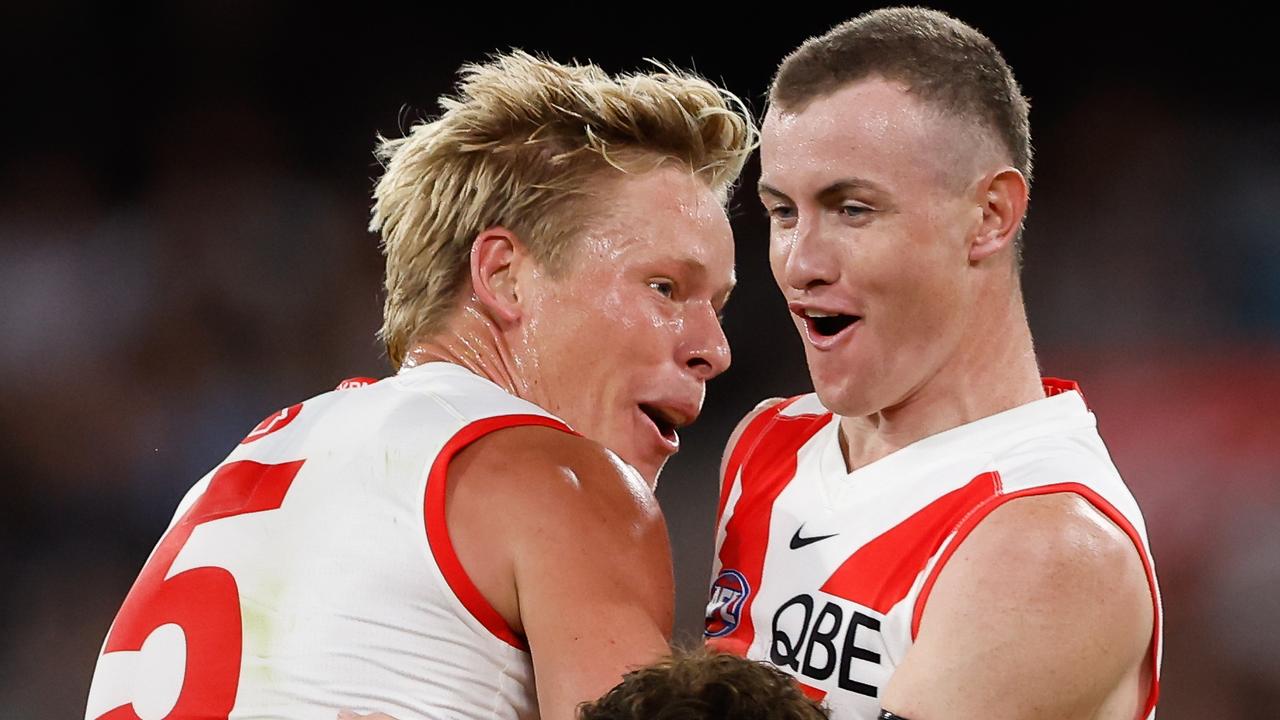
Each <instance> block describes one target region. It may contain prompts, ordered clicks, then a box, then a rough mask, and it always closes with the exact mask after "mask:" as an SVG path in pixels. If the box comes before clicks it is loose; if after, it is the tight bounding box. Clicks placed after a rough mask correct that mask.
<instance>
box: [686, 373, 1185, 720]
mask: <svg viewBox="0 0 1280 720" xmlns="http://www.w3.org/2000/svg"><path fill="white" fill-rule="evenodd" d="M1045 391H1046V395H1047V396H1048V397H1046V398H1045V399H1043V400H1038V401H1035V402H1032V403H1029V404H1027V405H1023V406H1021V407H1017V408H1014V409H1012V410H1008V411H1006V412H1002V413H999V414H997V415H993V416H990V417H986V418H983V419H980V420H977V421H974V422H971V423H968V424H966V425H962V426H960V427H956V428H953V429H951V430H947V431H945V432H942V433H939V434H937V435H933V436H931V437H927V438H925V439H923V440H920V441H918V442H916V443H913V444H911V445H909V446H907V447H905V448H903V449H901V450H898V451H897V452H894V453H893V454H891V455H888V456H887V457H885V458H882V459H881V460H878V461H876V462H874V463H871V464H869V465H867V466H865V467H862V468H859V469H857V470H855V471H854V472H852V473H849V472H848V471H847V470H846V467H845V463H844V457H843V453H842V451H841V449H840V442H839V438H838V429H839V422H838V418H836V417H835V416H833V415H832V414H831V413H830V412H829V411H828V410H826V409H825V408H824V407H822V405H821V403H819V401H818V399H817V396H815V395H804V396H800V397H797V398H792V399H790V400H787V401H784V402H782V403H780V404H778V405H776V406H774V407H772V408H770V409H768V410H766V411H764V412H762V413H761V414H760V415H759V416H757V417H756V418H755V419H754V420H753V421H752V422H751V423H750V424H749V425H748V426H747V428H746V429H745V430H744V432H743V433H742V435H741V438H740V439H739V440H738V442H737V444H736V445H735V446H734V447H733V448H731V449H730V456H729V463H728V465H727V467H726V473H725V477H724V478H723V484H722V488H721V494H720V510H719V515H718V521H717V537H716V559H715V566H714V570H713V572H712V577H713V578H714V580H713V582H712V586H711V596H710V601H709V602H708V605H707V614H706V628H705V634H706V636H707V638H708V643H709V644H711V645H713V646H715V647H718V648H720V649H723V650H727V651H730V652H734V653H736V654H739V655H743V656H746V657H749V658H752V659H755V660H764V661H768V662H770V663H772V664H774V665H776V666H778V667H779V668H782V669H783V670H785V671H786V672H789V673H791V674H792V675H794V676H795V677H796V680H797V682H798V683H799V684H800V685H801V688H802V689H804V690H805V692H806V693H807V694H809V695H810V696H811V697H814V698H820V699H823V700H825V702H826V703H827V705H828V707H829V708H830V709H831V711H832V714H831V717H832V718H833V719H834V720H875V718H876V716H877V714H878V712H879V709H880V701H879V693H880V691H881V690H883V688H884V687H885V685H886V683H887V682H888V680H889V678H890V676H891V675H892V674H893V671H894V668H896V667H897V665H898V664H899V663H900V662H902V660H903V658H904V657H905V655H906V653H907V650H909V649H910V648H911V644H912V641H913V639H914V638H915V635H916V631H917V630H918V628H919V624H920V617H921V614H922V612H923V610H924V607H925V603H926V602H927V601H928V598H929V592H930V590H931V589H932V588H933V584H934V581H935V580H936V579H937V577H938V574H939V572H941V570H942V568H943V566H944V565H945V564H946V562H947V560H948V559H949V558H950V557H951V555H952V553H954V552H955V550H956V548H957V547H958V546H959V544H960V543H961V542H962V541H963V540H964V538H965V537H966V536H967V535H968V534H969V532H971V531H972V530H973V528H974V527H975V526H976V525H977V524H978V523H979V522H981V521H982V519H983V518H985V517H986V516H987V515H988V514H990V513H991V511H992V510H995V509H996V508H997V507H999V506H1000V505H1002V504H1003V503H1005V502H1008V501H1010V500H1013V499H1016V498H1020V497H1027V496H1032V495H1044V494H1048V493H1064V492H1065V493H1075V494H1077V495H1079V496H1080V497H1083V498H1084V499H1085V500H1087V501H1088V502H1090V503H1091V504H1092V505H1093V506H1094V507H1095V508H1097V509H1098V510H1099V511H1100V512H1102V513H1103V514H1104V515H1106V516H1107V517H1108V518H1110V519H1111V520H1112V522H1114V523H1115V524H1116V525H1117V526H1118V527H1119V528H1121V529H1122V530H1123V531H1124V532H1125V533H1126V534H1127V535H1128V536H1129V538H1130V539H1131V540H1132V541H1133V544H1134V547H1135V548H1137V551H1138V553H1139V555H1140V556H1141V558H1142V563H1143V565H1144V567H1145V569H1146V573H1147V580H1148V582H1149V584H1150V587H1151V598H1152V604H1153V607H1154V609H1155V622H1154V624H1153V627H1152V638H1153V643H1154V652H1153V653H1152V655H1153V659H1154V667H1153V668H1152V678H1153V686H1152V689H1151V693H1150V695H1149V697H1148V698H1147V701H1146V705H1145V708H1144V709H1143V712H1142V717H1144V718H1148V720H1150V719H1151V718H1154V716H1155V704H1156V698H1157V695H1158V687H1159V683H1158V678H1159V668H1160V650H1161V649H1160V640H1161V621H1162V615H1161V608H1160V594H1159V590H1158V587H1157V585H1156V576H1155V569H1154V565H1153V564H1152V560H1151V553H1150V550H1149V549H1148V545H1147V534H1146V527H1145V524H1144V523H1143V519H1142V513H1141V512H1140V511H1139V510H1138V505H1137V503H1136V502H1135V501H1134V499H1133V496H1132V495H1131V494H1130V493H1129V490H1128V488H1126V487H1125V485H1124V482H1123V481H1122V480H1121V479H1120V475H1119V473H1118V472H1117V471H1116V469H1115V466H1114V465H1113V464H1112V462H1111V458H1110V456H1109V455H1108V453H1107V449H1106V447H1105V446H1104V445H1103V443H1102V439H1101V438H1100V437H1099V436H1098V432H1097V427H1096V421H1095V419H1094V416H1093V414H1092V413H1091V412H1090V411H1089V410H1088V408H1087V407H1086V406H1085V403H1084V399H1083V398H1082V397H1081V394H1080V392H1079V388H1078V387H1077V386H1076V384H1075V383H1072V382H1066V381H1061V380H1053V379H1046V380H1045Z"/></svg>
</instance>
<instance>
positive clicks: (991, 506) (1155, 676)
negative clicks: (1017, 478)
mask: <svg viewBox="0 0 1280 720" xmlns="http://www.w3.org/2000/svg"><path fill="white" fill-rule="evenodd" d="M1055 493H1074V494H1076V495H1079V496H1080V497H1082V498H1084V499H1085V500H1087V501H1088V502H1089V504H1090V505H1093V507H1094V508H1096V509H1097V510H1098V512H1101V513H1102V514H1103V515H1106V516H1107V518H1108V519H1109V520H1111V522H1113V523H1115V524H1116V527H1119V528H1120V529H1121V530H1123V531H1124V533H1125V535H1128V536H1129V541H1130V542H1132V543H1133V546H1134V547H1135V548H1137V550H1138V557H1140V558H1141V559H1142V569H1143V571H1145V572H1146V574H1147V589H1148V590H1149V591H1150V593H1151V605H1152V609H1153V611H1154V612H1153V613H1152V628H1151V691H1150V692H1149V693H1148V694H1147V702H1146V704H1145V705H1144V706H1143V710H1142V714H1141V715H1140V717H1143V718H1147V717H1150V715H1151V711H1152V710H1153V709H1155V706H1156V702H1157V701H1158V700H1159V698H1160V651H1161V648H1160V631H1161V622H1162V618H1161V611H1160V591H1159V589H1158V587H1157V586H1156V573H1155V567H1154V566H1153V565H1152V563H1151V556H1150V555H1149V554H1148V553H1147V548H1146V546H1145V545H1144V544H1143V543H1142V536H1141V535H1139V534H1138V531H1137V529H1136V528H1134V526H1133V523H1131V522H1129V519H1128V518H1126V517H1125V516H1124V514H1123V513H1121V512H1120V511H1119V510H1117V509H1116V508H1115V507H1114V506H1113V505H1112V504H1111V503H1109V502H1107V501H1106V499H1104V498H1103V497H1102V496H1101V495H1099V494H1098V493H1097V492H1095V491H1094V490H1093V489H1092V488H1090V487H1088V486H1085V485H1081V484H1079V483H1058V484H1055V485H1044V486H1041V487H1034V488H1028V489H1026V490H1019V491H1016V492H1012V493H1009V494H1007V495H999V496H996V497H994V498H992V499H991V500H990V501H988V502H986V503H984V504H983V505H981V506H980V507H978V508H976V509H975V510H974V511H973V512H972V513H970V514H969V515H968V516H967V517H966V518H965V519H964V520H963V521H961V523H960V525H959V526H958V527H957V528H956V533H955V537H954V538H952V540H951V544H949V545H948V546H947V547H946V549H945V550H943V551H942V554H941V555H940V556H939V557H938V562H937V563H935V564H934V566H933V569H932V570H930V571H929V575H928V576H927V577H926V578H925V581H924V585H922V586H921V588H920V595H919V596H918V597H916V601H915V607H914V608H912V612H911V640H912V642H915V639H916V634H917V633H918V632H919V631H920V618H921V616H922V615H923V614H924V606H925V603H926V602H928V600H929V593H930V592H931V591H932V590H933V585H934V583H935V582H937V580H938V575H939V574H940V573H941V572H942V568H943V567H945V566H946V564H947V560H950V559H951V556H952V555H953V554H955V551H956V549H957V548H959V547H960V544H961V543H962V542H964V539H965V538H966V537H968V536H969V533H971V532H973V529H974V528H976V527H977V526H978V523H980V522H982V520H983V518H985V517H986V516H987V515H990V514H991V512H992V511H993V510H995V509H996V508H998V507H1000V506H1001V505H1004V504H1005V503H1007V502H1009V501H1010V500H1017V499H1018V498H1024V497H1032V496H1036V495H1052V494H1055Z"/></svg>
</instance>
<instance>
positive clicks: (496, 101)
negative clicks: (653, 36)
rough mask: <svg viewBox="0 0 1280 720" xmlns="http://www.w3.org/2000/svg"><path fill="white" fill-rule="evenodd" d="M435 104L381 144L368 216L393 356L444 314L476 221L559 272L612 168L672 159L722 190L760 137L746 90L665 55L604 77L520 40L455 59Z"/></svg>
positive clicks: (636, 168)
mask: <svg viewBox="0 0 1280 720" xmlns="http://www.w3.org/2000/svg"><path fill="white" fill-rule="evenodd" d="M440 107H441V110H442V111H443V114H441V115H440V116H439V117H438V118H436V119H434V120H430V121H425V122H421V123H418V124H416V125H414V126H413V127H412V128H410V130H409V132H408V134H407V135H406V136H405V137H403V138H397V139H391V140H388V139H385V138H383V139H380V143H379V146H378V148H377V155H378V158H379V159H380V160H381V161H382V162H383V165H384V167H385V168H386V172H385V173H384V174H383V176H382V178H381V179H380V180H379V181H378V183H377V185H376V187H375V188H374V192H373V197H374V205H373V219H372V221H371V222H370V229H371V230H373V231H375V232H380V233H381V235H382V250H383V254H385V255H386V258H387V269H386V291H387V299H386V304H385V307H384V310H383V325H382V329H381V331H380V332H379V336H380V337H381V339H382V341H383V342H384V344H385V345H386V349H387V355H388V358H389V359H390V360H391V362H392V364H393V365H395V366H397V367H398V366H399V365H400V364H401V363H402V362H403V360H404V355H405V352H406V350H407V349H408V346H409V345H410V344H411V343H412V342H413V341H414V340H415V339H418V338H424V337H429V336H431V335H432V334H434V333H436V332H437V331H439V330H440V329H441V327H442V324H443V323H444V322H445V321H446V320H447V317H448V314H449V311H450V310H451V309H452V308H453V307H454V305H455V303H456V302H457V301H458V294H459V291H460V290H461V288H462V287H463V286H464V285H465V283H466V280H467V268H468V262H469V253H470V250H471V245H472V243H473V241H474V240H475V238H476V236H477V235H478V234H480V233H481V232H483V231H484V230H486V229H489V228H492V227H495V226H502V227H504V228H506V229H508V230H510V231H511V232H513V233H515V234H516V236H517V237H519V238H520V239H521V241H523V242H524V243H525V244H526V245H527V246H528V247H529V249H530V252H531V253H533V255H534V257H535V258H536V259H537V260H538V261H539V262H541V263H543V264H544V265H546V266H547V267H548V268H549V270H550V271H551V272H553V273H554V272H558V271H559V270H561V269H563V267H564V265H565V262H566V260H567V257H568V256H569V255H570V250H571V246H572V243H571V242H570V241H571V240H572V239H573V238H574V237H575V235H576V234H577V233H578V232H579V231H580V230H581V229H582V227H583V225H584V223H585V222H586V221H587V220H588V219H590V218H591V217H592V213H593V212H596V211H597V210H596V208H595V207H593V203H592V200H593V199H594V197H595V196H596V194H597V192H598V191H599V190H601V189H602V185H607V183H608V181H609V180H611V179H613V178H614V177H618V176H621V175H622V174H623V173H635V172H644V171H646V170H649V169H652V168H655V167H657V166H659V165H661V164H663V163H666V162H676V163H680V164H681V165H682V166H684V167H687V168H688V169H689V170H690V171H691V172H692V173H694V174H695V176H697V177H698V178H700V179H701V180H702V181H703V182H705V183H706V185H707V186H708V187H709V188H711V189H712V190H714V191H715V192H717V193H718V194H719V196H720V197H721V199H722V200H724V199H725V198H727V195H728V190H729V187H730V186H731V185H732V183H733V182H734V181H735V180H736V179H737V177H738V173H739V172H740V171H741V170H742V165H743V163H744V162H745V161H746V158H747V156H748V155H749V154H750V152H751V150H752V148H753V147H754V144H755V138H756V136H757V135H756V131H755V127H754V125H753V123H752V121H751V118H750V115H749V114H748V113H747V112H746V110H745V108H744V106H743V105H742V102H741V101H739V100H738V99H737V98H736V97H734V96H733V95H732V94H730V93H728V92H727V91H725V90H722V89H720V88H718V87H716V86H715V85H712V84H711V83H709V82H707V81H706V80H703V79H701V78H699V77H696V76H694V75H692V74H689V73H686V72H681V71H678V70H673V69H670V68H666V67H662V66H659V67H658V68H657V69H656V70H655V71H653V72H648V73H635V74H628V75H618V76H612V77H611V76H610V75H608V74H607V73H605V72H604V71H603V70H601V69H600V68H598V67H596V66H595V65H591V64H576V63H575V64H561V63H557V62H554V61H551V60H547V59H543V58H538V57H534V56H532V55H529V54H528V53H525V52H521V51H514V52H511V53H508V54H505V55H499V56H495V57H493V58H491V59H490V60H489V61H488V62H486V63H483V64H471V65H465V66H463V67H462V69H461V71H460V81H459V83H458V88H457V93H456V94H455V95H452V96H445V97H442V98H441V99H440ZM593 191H597V192H593Z"/></svg>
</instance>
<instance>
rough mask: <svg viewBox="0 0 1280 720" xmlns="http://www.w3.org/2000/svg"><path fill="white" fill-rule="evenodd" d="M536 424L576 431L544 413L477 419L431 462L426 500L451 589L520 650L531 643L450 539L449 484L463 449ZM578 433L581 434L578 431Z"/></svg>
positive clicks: (435, 549) (433, 541)
mask: <svg viewBox="0 0 1280 720" xmlns="http://www.w3.org/2000/svg"><path fill="white" fill-rule="evenodd" d="M527 425H536V426H543V427H552V428H555V429H557V430H562V431H564V432H567V433H573V430H571V429H569V426H568V425H565V424H564V423H562V422H560V421H559V420H556V419H555V418H550V417H546V416H544V415H499V416H497V417H491V418H485V419H483V420H477V421H475V422H473V423H471V424H470V425H467V426H465V427H463V428H462V429H461V430H459V431H458V432H457V433H455V434H454V436H453V437H451V438H449V441H448V442H446V443H445V444H444V448H443V449H441V450H440V454H439V455H437V456H436V460H435V462H434V463H432V465H431V472H430V474H429V475H427V492H426V500H425V502H424V503H423V513H424V515H425V516H426V521H427V543H428V544H429V545H430V546H431V555H432V557H434V558H435V561H436V565H437V566H439V568H440V572H441V573H442V574H443V575H444V579H445V582H447V583H448V584H449V589H450V590H452V591H453V594H454V595H455V596H457V598H458V600H460V601H462V604H463V606H464V607H466V609H467V612H469V613H471V616H472V617H474V618H475V619H476V620H478V621H480V624H481V625H484V627H485V628H486V629H487V630H488V631H489V632H491V633H493V635H494V636H495V637H497V638H498V639H500V640H502V641H503V642H505V643H507V644H508V645H510V646H511V647H514V648H516V649H517V650H524V651H528V650H529V645H528V643H526V642H525V641H524V639H523V638H521V637H520V636H519V635H517V634H516V632H515V631H514V630H512V629H511V626H510V625H508V624H507V621H506V620H505V619H504V618H503V617H502V615H501V614H499V613H498V611H497V610H495V609H494V608H493V605H492V604H490V603H489V601H488V600H487V599H486V598H485V596H484V595H483V594H481V592H480V590H479V588H477V587H476V586H475V583H473V582H472V581H471V577H470V576H469V575H467V571H466V569H465V568H463V567H462V562H461V561H460V560H458V554H457V553H456V552H455V551H454V549H453V541H452V540H451V539H450V538H449V528H448V526H447V525H446V522H445V507H444V505H445V502H444V499H445V487H446V485H447V479H448V472H449V461H451V460H453V456H454V455H457V454H458V453H459V452H460V451H461V450H462V449H463V448H465V447H467V446H468V445H470V444H471V443H473V442H475V441H476V440H479V439H480V438H482V437H484V436H485V435H488V434H489V433H491V432H494V431H495V430H502V429H504V428H511V427H521V426H527ZM574 434H577V433H574Z"/></svg>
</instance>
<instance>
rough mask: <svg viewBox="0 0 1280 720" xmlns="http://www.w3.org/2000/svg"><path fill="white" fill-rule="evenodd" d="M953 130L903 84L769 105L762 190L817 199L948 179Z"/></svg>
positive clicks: (866, 85) (851, 88) (869, 85)
mask: <svg viewBox="0 0 1280 720" xmlns="http://www.w3.org/2000/svg"><path fill="white" fill-rule="evenodd" d="M955 127H956V124H955V123H953V122H950V121H948V120H947V118H944V117H943V116H942V115H941V113H940V112H939V111H938V110H937V109H936V108H934V107H933V106H932V105H930V104H929V103H927V102H925V101H923V100H921V99H919V98H917V97H916V96H915V95H913V94H911V93H910V92H909V91H908V90H907V88H906V86H905V85H902V84H901V83H898V82H895V81H890V80H885V79H883V78H879V77H872V78H867V79H863V80H859V81H857V82H854V83H850V84H849V85H846V86H844V87H842V88H840V89H838V90H836V91H835V92H833V93H831V94H829V95H826V96H823V97H819V98H816V99H814V100H813V101H811V102H809V103H808V104H806V105H803V106H800V107H796V108H784V107H779V106H776V105H775V106H773V107H770V109H769V111H768V113H766V115H765V120H764V124H763V128H762V133H761V148H760V158H761V187H762V189H769V188H772V189H778V190H783V191H785V192H787V193H788V194H791V193H799V194H816V193H818V192H821V191H823V190H824V189H827V188H829V187H831V186H832V185H835V184H839V183H843V184H844V185H845V186H847V187H850V188H853V187H855V186H858V185H862V186H865V187H874V186H878V187H880V188H883V189H887V190H892V189H894V187H895V186H896V185H899V184H902V183H906V182H915V181H920V180H924V179H926V178H937V177H940V176H942V175H945V174H946V173H948V172H949V171H950V170H951V168H952V167H953V166H954V164H955V163H956V160H957V157H958V153H959V152H960V151H961V149H960V148H959V145H960V144H961V142H960V140H961V139H960V138H959V137H957V136H956V134H955Z"/></svg>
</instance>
